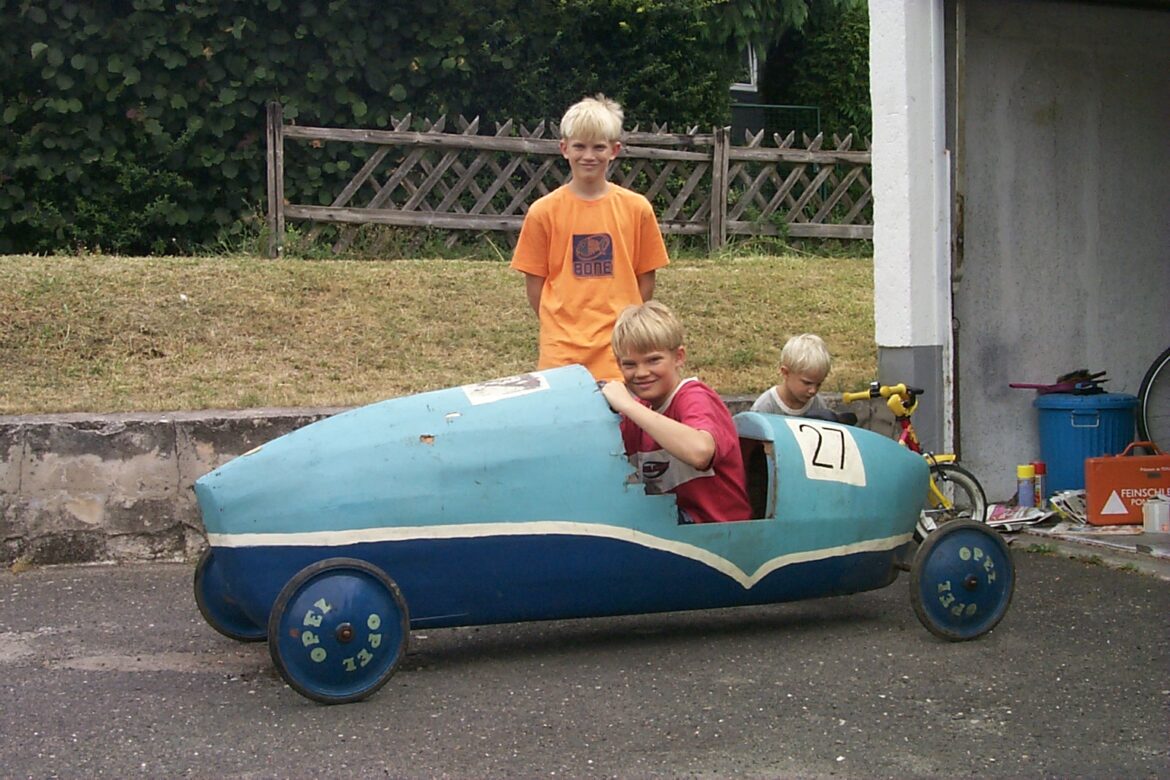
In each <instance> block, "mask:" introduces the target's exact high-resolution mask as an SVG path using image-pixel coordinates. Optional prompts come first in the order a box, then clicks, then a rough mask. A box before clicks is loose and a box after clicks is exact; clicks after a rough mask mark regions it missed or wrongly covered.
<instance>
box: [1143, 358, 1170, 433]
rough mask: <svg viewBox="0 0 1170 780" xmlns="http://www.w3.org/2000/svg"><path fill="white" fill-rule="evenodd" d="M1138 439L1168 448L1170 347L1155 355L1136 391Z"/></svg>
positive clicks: (1169, 427)
mask: <svg viewBox="0 0 1170 780" xmlns="http://www.w3.org/2000/svg"><path fill="white" fill-rule="evenodd" d="M1137 427H1138V438H1140V439H1141V440H1142V441H1152V442H1153V443H1154V446H1156V447H1157V448H1158V449H1160V450H1161V451H1162V452H1166V450H1167V448H1170V347H1167V348H1166V350H1165V351H1163V352H1162V354H1161V355H1158V357H1156V358H1154V362H1153V363H1151V364H1150V367H1149V369H1148V370H1147V371H1146V375H1145V376H1144V377H1143V378H1142V384H1141V388H1140V389H1139V390H1138V419H1137Z"/></svg>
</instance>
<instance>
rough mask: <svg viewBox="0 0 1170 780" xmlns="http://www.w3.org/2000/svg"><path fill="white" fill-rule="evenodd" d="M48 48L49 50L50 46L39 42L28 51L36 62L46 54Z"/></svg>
mask: <svg viewBox="0 0 1170 780" xmlns="http://www.w3.org/2000/svg"><path fill="white" fill-rule="evenodd" d="M47 48H49V44H47V43H43V42H41V41H37V42H36V43H34V44H33V45H32V46H29V47H28V50H29V54H31V55H32V58H33V59H34V60H35V59H36V58H37V57H39V56H41V54H42V53H44V51H45V49H47Z"/></svg>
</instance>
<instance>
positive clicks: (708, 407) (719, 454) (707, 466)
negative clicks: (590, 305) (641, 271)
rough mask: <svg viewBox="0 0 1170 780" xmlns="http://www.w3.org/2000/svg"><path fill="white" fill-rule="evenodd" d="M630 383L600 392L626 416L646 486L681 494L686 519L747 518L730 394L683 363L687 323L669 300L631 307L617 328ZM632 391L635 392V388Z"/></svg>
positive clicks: (629, 448) (626, 432)
mask: <svg viewBox="0 0 1170 780" xmlns="http://www.w3.org/2000/svg"><path fill="white" fill-rule="evenodd" d="M613 352H614V355H615V356H616V357H617V362H618V366H619V367H620V368H621V372H622V376H623V378H624V379H625V385H624V386H623V385H622V384H619V383H617V382H606V383H605V384H604V385H603V386H602V388H601V392H602V394H603V395H605V400H606V401H608V402H609V405H610V406H611V407H612V408H613V410H614V411H615V412H619V413H621V415H622V421H621V429H622V442H623V443H624V444H625V448H626V454H627V455H629V457H630V462H631V463H633V464H634V467H635V468H636V469H637V470H638V475H639V477H641V480H642V482H643V483H645V485H646V492H647V493H674V494H675V496H676V498H677V500H678V508H679V517H680V522H684V523H686V522H690V523H710V522H720V521H725V520H748V519H750V518H751V515H752V510H751V504H749V503H748V497H747V478H746V476H745V474H744V469H743V456H742V455H741V454H740V450H739V435H738V434H737V433H736V430H735V423H734V422H732V420H731V413H730V412H728V411H727V406H726V405H725V404H724V403H723V399H721V398H720V397H719V395H718V394H717V393H716V392H715V391H714V390H712V389H711V388H710V387H708V386H707V385H705V384H703V383H702V382H700V381H699V380H698V379H696V378H694V377H691V378H690V379H683V378H682V375H681V374H680V370H681V369H682V366H683V361H684V359H685V358H686V348H685V347H684V346H683V328H682V325H681V324H680V323H679V321H678V320H677V319H676V318H675V316H674V314H672V313H671V311H670V309H668V308H667V307H666V306H665V305H664V304H661V303H659V302H658V301H648V302H647V303H644V304H641V305H640V306H630V307H629V308H627V309H626V310H625V311H623V312H622V313H621V316H619V317H618V320H617V324H616V325H615V326H614V329H613ZM631 393H632V395H631Z"/></svg>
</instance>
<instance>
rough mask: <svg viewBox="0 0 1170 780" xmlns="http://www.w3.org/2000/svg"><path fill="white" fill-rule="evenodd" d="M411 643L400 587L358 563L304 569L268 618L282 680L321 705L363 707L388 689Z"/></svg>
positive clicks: (345, 561) (343, 561) (332, 561)
mask: <svg viewBox="0 0 1170 780" xmlns="http://www.w3.org/2000/svg"><path fill="white" fill-rule="evenodd" d="M409 636H410V620H409V618H408V615H407V608H406V601H405V600H404V599H403V598H402V593H401V592H400V591H399V590H398V586H397V585H396V584H395V583H394V581H393V580H392V579H390V578H389V577H388V576H386V573H385V572H383V571H382V570H381V569H379V568H378V567H377V566H373V565H372V564H369V563H366V562H365V561H362V560H358V559H356V558H329V559H326V560H323V561H318V562H317V563H314V564H311V565H309V566H306V567H305V568H303V569H301V570H300V571H299V572H297V574H296V575H295V576H293V578H292V579H291V580H289V581H288V583H287V584H286V585H285V586H284V588H283V589H282V590H281V591H280V595H279V596H277V597H276V602H275V603H274V604H273V607H272V612H271V613H270V614H269V616H268V651H269V653H270V654H271V655H272V661H273V663H275V664H276V669H277V671H278V672H280V676H281V677H282V678H284V681H285V682H287V683H288V684H289V685H290V686H291V687H292V688H293V690H295V691H296V692H297V693H300V694H301V695H303V696H306V697H308V698H310V699H312V700H313V701H317V702H321V703H323V704H344V703H346V702H352V701H359V700H360V699H364V698H366V697H367V696H369V695H371V694H372V693H374V692H375V691H376V690H378V689H379V688H381V687H382V686H383V685H385V684H386V681H387V680H389V679H390V676H391V675H393V674H394V670H395V669H397V668H398V663H399V662H400V661H401V660H402V656H403V655H404V654H405V651H406V644H407V640H408V638H409Z"/></svg>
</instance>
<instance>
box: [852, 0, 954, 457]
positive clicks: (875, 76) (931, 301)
mask: <svg viewBox="0 0 1170 780" xmlns="http://www.w3.org/2000/svg"><path fill="white" fill-rule="evenodd" d="M944 16H945V14H944V5H943V0H920V1H910V2H905V1H904V0H870V2H869V25H870V33H869V50H870V93H871V98H872V106H873V139H872V143H873V146H872V151H873V189H874V319H875V336H876V339H877V345H878V348H879V370H880V378H881V379H882V381H883V382H895V381H906V382H912V383H914V384H917V385H919V386H922V387H924V388H926V390H927V395H926V396H925V397H924V399H923V402H922V410H921V411H920V413H919V415H917V416H916V417H915V423H916V425H917V426H918V427H919V429H920V432H921V433H923V434H925V435H924V436H923V439H924V443H926V444H927V445H928V446H931V447H933V448H935V449H939V448H940V447H946V448H949V447H950V446H951V433H952V426H951V424H950V420H951V401H952V399H951V394H950V393H949V392H946V388H949V387H950V386H951V370H952V367H951V362H950V357H949V356H950V352H951V349H950V347H951V345H950V321H951V296H950V254H951V252H950V183H949V180H948V176H949V164H948V159H947V151H946V143H945V141H946V78H945V75H946V71H945V62H946V59H945V48H944V23H943V20H944ZM895 374H897V375H895ZM932 429H933V430H932Z"/></svg>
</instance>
